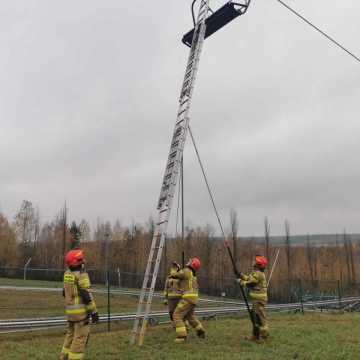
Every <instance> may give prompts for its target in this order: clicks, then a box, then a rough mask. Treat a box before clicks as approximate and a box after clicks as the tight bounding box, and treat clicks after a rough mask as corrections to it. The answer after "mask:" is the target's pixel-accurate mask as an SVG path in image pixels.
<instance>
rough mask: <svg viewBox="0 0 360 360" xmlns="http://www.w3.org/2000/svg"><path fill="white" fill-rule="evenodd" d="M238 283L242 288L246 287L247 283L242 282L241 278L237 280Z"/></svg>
mask: <svg viewBox="0 0 360 360" xmlns="http://www.w3.org/2000/svg"><path fill="white" fill-rule="evenodd" d="M236 282H237V283H238V284H240V286H242V287H245V286H246V281H244V280H241V279H240V278H238V279H236Z"/></svg>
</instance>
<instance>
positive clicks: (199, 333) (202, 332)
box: [196, 329, 205, 339]
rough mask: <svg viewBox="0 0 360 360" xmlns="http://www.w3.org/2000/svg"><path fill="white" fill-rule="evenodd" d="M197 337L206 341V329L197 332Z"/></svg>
mask: <svg viewBox="0 0 360 360" xmlns="http://www.w3.org/2000/svg"><path fill="white" fill-rule="evenodd" d="M196 335H197V336H198V337H199V338H200V339H205V330H204V329H199V330H196Z"/></svg>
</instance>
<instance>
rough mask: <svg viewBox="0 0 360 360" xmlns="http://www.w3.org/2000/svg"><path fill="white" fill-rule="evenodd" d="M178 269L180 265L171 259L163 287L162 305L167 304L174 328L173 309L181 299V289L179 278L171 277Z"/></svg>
mask: <svg viewBox="0 0 360 360" xmlns="http://www.w3.org/2000/svg"><path fill="white" fill-rule="evenodd" d="M179 270H180V265H179V264H178V263H177V262H176V261H173V263H172V264H171V268H170V272H169V275H168V277H167V278H166V280H165V287H164V305H167V306H168V309H169V315H170V320H171V322H172V324H173V327H174V328H175V324H174V318H173V315H174V311H175V309H176V306H177V304H178V303H179V301H180V300H181V290H180V287H179V283H180V280H179V279H175V278H174V277H173V275H174V274H176V273H177V272H178V271H179Z"/></svg>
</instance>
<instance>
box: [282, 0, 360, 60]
mask: <svg viewBox="0 0 360 360" xmlns="http://www.w3.org/2000/svg"><path fill="white" fill-rule="evenodd" d="M276 1H277V2H279V3H280V4H281V5H282V6H284V7H285V8H287V9H288V10H290V11H291V12H292V13H293V14H295V15H296V16H297V17H299V18H300V19H301V20H303V21H304V22H306V23H307V24H308V25H310V26H311V27H312V28H314V29H315V30H316V31H318V32H319V33H320V34H321V35H323V36H325V37H326V38H327V39H328V40H330V41H331V42H332V43H334V44H335V45H336V46H338V47H339V48H340V49H342V50H344V51H345V52H346V53H347V54H348V55H350V56H352V57H353V58H354V59H355V60H357V61H358V62H360V58H359V57H357V56H356V55H355V54H353V53H352V52H351V51H349V50H348V49H346V48H345V47H344V46H342V45H341V44H340V43H339V42H337V41H336V40H335V39H334V38H332V37H331V36H329V35H328V34H326V33H325V32H324V31H322V30H321V29H320V28H318V27H317V26H315V25H314V24H313V23H311V22H310V21H309V20H307V19H306V18H305V17H304V16H302V15H301V14H300V13H298V12H297V11H295V10H294V9H293V8H291V7H290V6H289V5H287V4H285V3H284V2H283V1H282V0H276Z"/></svg>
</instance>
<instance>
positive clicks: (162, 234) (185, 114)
mask: <svg viewBox="0 0 360 360" xmlns="http://www.w3.org/2000/svg"><path fill="white" fill-rule="evenodd" d="M208 11H209V0H201V4H200V7H199V13H198V16H197V21H196V24H195V29H194V36H193V39H192V45H191V49H190V54H189V58H188V62H187V66H186V70H185V76H184V81H183V84H182V87H181V92H180V99H179V102H180V105H179V110H178V114H177V119H176V123H175V129H174V132H173V137H172V140H171V145H170V152H169V156H168V160H167V163H166V167H165V174H164V178H163V182H162V186H161V191H160V197H159V202H158V205H157V210H158V219H157V222H156V226H155V231H154V236H153V239H152V243H151V248H150V253H149V258H148V262H147V266H146V271H145V275H144V281H143V285H142V289H141V292H140V297H139V303H138V306H137V312H136V318H135V321H134V327H133V331H132V336H131V343H132V344H135V343H136V341H137V343H138V345H142V344H143V342H144V336H145V332H146V327H147V324H148V321H149V313H150V310H151V303H152V298H153V295H154V291H155V285H156V279H157V275H158V272H159V267H160V261H161V255H162V250H163V248H164V245H165V238H166V231H167V226H168V222H169V217H170V211H171V206H172V202H173V198H174V194H175V189H176V185H177V181H178V176H179V172H180V163H181V159H182V154H183V149H184V145H185V139H186V134H187V130H188V124H189V110H190V104H191V98H192V94H193V89H194V83H195V79H196V74H197V70H198V65H199V59H200V54H201V50H202V46H203V43H204V37H205V30H206V25H205V20H206V17H207V14H208Z"/></svg>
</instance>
